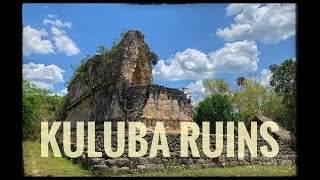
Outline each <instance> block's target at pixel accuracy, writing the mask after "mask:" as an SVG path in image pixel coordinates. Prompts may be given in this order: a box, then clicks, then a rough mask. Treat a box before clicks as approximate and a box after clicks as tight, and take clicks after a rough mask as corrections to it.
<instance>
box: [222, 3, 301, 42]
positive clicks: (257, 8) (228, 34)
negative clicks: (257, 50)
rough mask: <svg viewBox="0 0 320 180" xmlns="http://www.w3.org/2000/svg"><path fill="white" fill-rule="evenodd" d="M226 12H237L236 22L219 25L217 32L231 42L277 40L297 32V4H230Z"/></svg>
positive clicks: (228, 13)
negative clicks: (223, 26)
mask: <svg viewBox="0 0 320 180" xmlns="http://www.w3.org/2000/svg"><path fill="white" fill-rule="evenodd" d="M226 13H227V15H228V16H230V15H236V16H235V18H234V20H235V23H234V24H231V26H230V27H227V28H224V29H221V28H219V29H218V30H217V32H216V34H217V35H218V36H220V37H222V38H223V39H224V40H226V41H228V42H234V41H239V40H259V41H261V42H264V43H277V42H279V41H281V40H285V39H287V38H289V37H290V36H293V35H295V31H296V29H295V27H296V6H295V4H276V3H272V4H266V5H260V4H230V5H229V6H228V7H227V8H226Z"/></svg>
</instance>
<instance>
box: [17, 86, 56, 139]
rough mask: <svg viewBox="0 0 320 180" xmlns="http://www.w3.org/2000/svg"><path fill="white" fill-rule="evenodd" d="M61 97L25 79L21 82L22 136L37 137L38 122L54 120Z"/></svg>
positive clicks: (38, 133)
mask: <svg viewBox="0 0 320 180" xmlns="http://www.w3.org/2000/svg"><path fill="white" fill-rule="evenodd" d="M60 102H61V97H60V96H58V95H55V94H53V93H52V92H51V91H49V90H45V89H41V88H37V87H36V86H35V85H34V84H31V83H30V82H29V81H27V80H23V82H22V137H23V139H38V138H39V137H40V122H41V121H48V122H52V121H55V120H56V118H57V115H58V107H59V105H60Z"/></svg>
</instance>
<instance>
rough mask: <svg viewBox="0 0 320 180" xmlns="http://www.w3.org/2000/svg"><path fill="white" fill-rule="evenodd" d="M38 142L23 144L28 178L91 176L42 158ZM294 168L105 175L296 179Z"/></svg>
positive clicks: (69, 163) (57, 160)
mask: <svg viewBox="0 0 320 180" xmlns="http://www.w3.org/2000/svg"><path fill="white" fill-rule="evenodd" d="M40 152H41V149H40V143H39V142H23V156H24V164H25V172H26V176H92V175H93V173H91V172H90V171H89V170H85V169H83V168H81V167H80V166H79V165H77V164H74V163H73V162H72V161H71V160H68V159H67V158H56V157H53V153H52V152H51V151H50V152H49V157H48V158H41V155H40ZM295 175H296V167H295V166H238V167H230V168H208V169H194V170H189V169H175V170H170V169H165V170H162V171H152V172H146V173H138V172H135V173H130V174H129V173H112V174H110V173H105V174H103V176H295Z"/></svg>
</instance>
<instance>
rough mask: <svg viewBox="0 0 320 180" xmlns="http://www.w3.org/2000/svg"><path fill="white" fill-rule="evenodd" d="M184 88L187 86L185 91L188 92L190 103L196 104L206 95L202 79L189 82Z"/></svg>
mask: <svg viewBox="0 0 320 180" xmlns="http://www.w3.org/2000/svg"><path fill="white" fill-rule="evenodd" d="M186 88H188V90H187V92H188V93H190V96H191V102H192V105H195V104H197V103H198V102H199V101H201V100H202V98H203V97H204V96H206V95H207V94H206V89H205V88H204V86H203V81H202V80H198V81H196V82H194V83H193V82H191V83H190V84H189V85H187V86H186Z"/></svg>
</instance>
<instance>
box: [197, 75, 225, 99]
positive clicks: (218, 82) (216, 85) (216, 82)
mask: <svg viewBox="0 0 320 180" xmlns="http://www.w3.org/2000/svg"><path fill="white" fill-rule="evenodd" d="M203 86H204V88H205V89H206V91H207V92H208V93H210V94H213V93H218V94H222V95H224V94H226V93H227V92H228V90H229V85H228V84H227V83H226V82H225V81H224V80H223V79H222V78H220V79H205V80H204V81H203Z"/></svg>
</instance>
